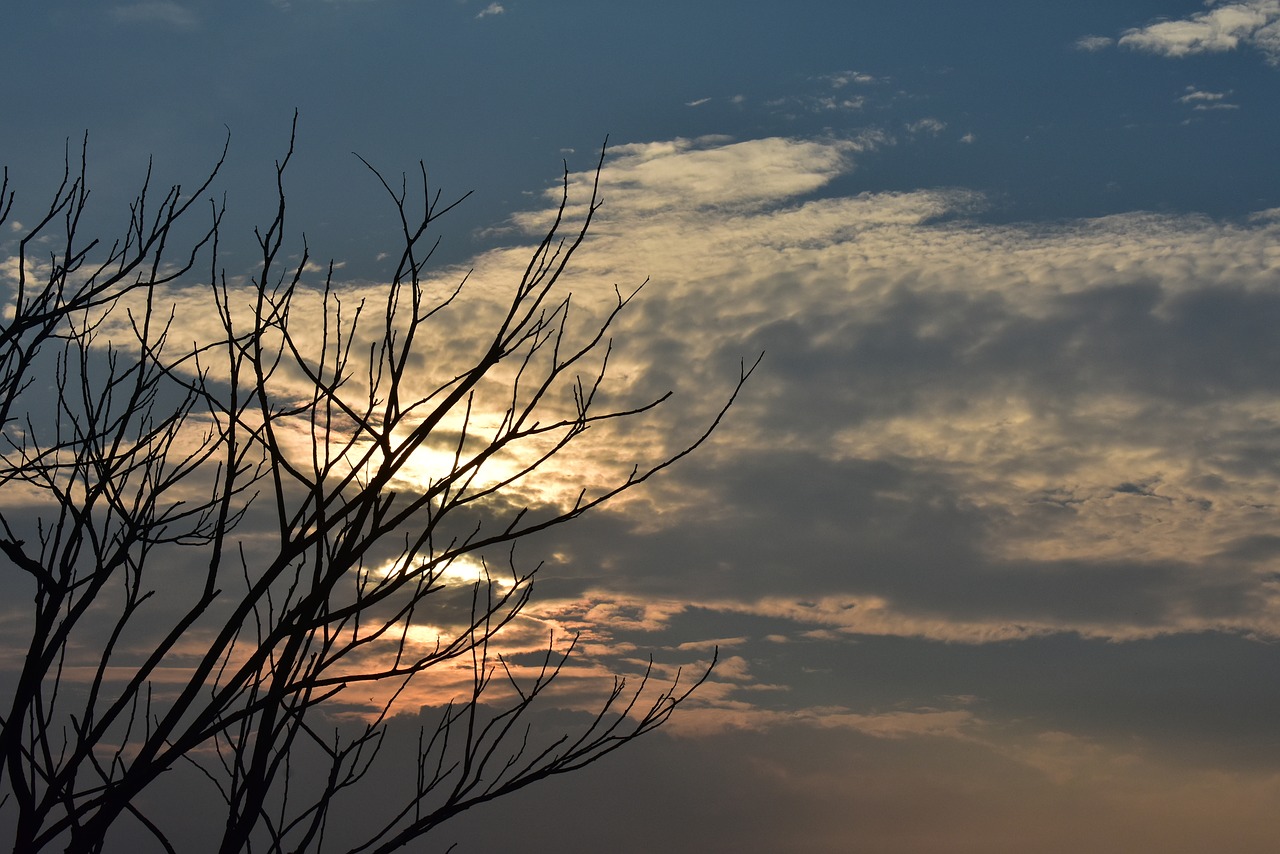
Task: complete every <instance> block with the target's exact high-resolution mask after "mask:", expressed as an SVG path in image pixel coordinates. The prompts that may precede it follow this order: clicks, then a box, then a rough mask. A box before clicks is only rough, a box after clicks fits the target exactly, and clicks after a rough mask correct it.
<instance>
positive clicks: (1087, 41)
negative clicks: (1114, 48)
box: [1075, 36, 1115, 53]
mask: <svg viewBox="0 0 1280 854" xmlns="http://www.w3.org/2000/svg"><path fill="white" fill-rule="evenodd" d="M1113 44H1115V39H1110V38H1107V37H1106V36H1081V37H1080V38H1078V39H1076V43H1075V47H1076V50H1084V51H1088V52H1090V53H1096V52H1097V51H1100V50H1105V49H1106V48H1109V47H1111V45H1113Z"/></svg>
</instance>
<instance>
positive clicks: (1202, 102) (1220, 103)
mask: <svg viewBox="0 0 1280 854" xmlns="http://www.w3.org/2000/svg"><path fill="white" fill-rule="evenodd" d="M1230 95H1231V93H1230V92H1206V91H1204V90H1202V89H1197V88H1196V87H1195V86H1188V87H1187V88H1186V93H1185V94H1183V95H1181V96H1179V97H1178V102H1179V103H1182V104H1186V105H1187V106H1189V107H1191V108H1192V109H1193V110H1238V109H1240V105H1239V104H1232V103H1230V102H1229V101H1227V100H1226V99H1227V98H1228V97H1230Z"/></svg>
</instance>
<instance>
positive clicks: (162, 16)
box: [111, 0, 200, 30]
mask: <svg viewBox="0 0 1280 854" xmlns="http://www.w3.org/2000/svg"><path fill="white" fill-rule="evenodd" d="M111 16H112V17H113V18H115V19H116V20H117V21H120V22H121V23H129V24H137V23H156V24H166V25H168V26H171V27H175V28H177V29H181V30H190V29H195V28H196V27H198V26H199V25H200V18H199V16H197V15H196V13H195V12H193V11H192V10H190V9H188V8H187V7H185V6H182V5H180V4H178V3H172V2H166V0H155V2H147V3H131V4H129V5H127V6H114V7H112V9H111Z"/></svg>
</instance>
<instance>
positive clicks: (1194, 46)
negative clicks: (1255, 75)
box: [1117, 0, 1280, 66]
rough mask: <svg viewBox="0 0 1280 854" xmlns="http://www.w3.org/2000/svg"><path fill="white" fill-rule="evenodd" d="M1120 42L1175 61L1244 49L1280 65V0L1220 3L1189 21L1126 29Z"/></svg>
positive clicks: (1184, 19) (1193, 16)
mask: <svg viewBox="0 0 1280 854" xmlns="http://www.w3.org/2000/svg"><path fill="white" fill-rule="evenodd" d="M1117 43H1118V44H1120V45H1121V46H1123V47H1128V48H1132V49H1134V50H1140V51H1144V52H1146V53H1154V54H1158V55H1160V56H1169V57H1175V58H1180V57H1185V56H1191V55H1194V54H1200V53H1220V52H1224V51H1230V50H1235V49H1237V48H1239V47H1241V46H1245V47H1252V48H1254V49H1256V50H1258V51H1261V52H1262V54H1263V56H1264V57H1265V58H1266V60H1267V62H1268V63H1269V64H1271V65H1274V66H1280V0H1247V2H1240V3H1223V2H1218V3H1216V4H1214V8H1212V9H1210V10H1209V11H1206V12H1198V13H1196V14H1194V15H1191V16H1190V17H1188V18H1182V19H1177V20H1168V21H1158V22H1156V23H1154V24H1148V25H1147V26H1145V27H1138V28H1134V29H1130V30H1126V31H1125V32H1124V33H1123V34H1122V35H1121V36H1120V38H1119V40H1118V42H1117Z"/></svg>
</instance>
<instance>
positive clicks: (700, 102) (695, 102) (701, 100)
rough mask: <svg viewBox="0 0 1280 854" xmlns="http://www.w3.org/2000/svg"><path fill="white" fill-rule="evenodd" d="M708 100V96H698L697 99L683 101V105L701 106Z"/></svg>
mask: <svg viewBox="0 0 1280 854" xmlns="http://www.w3.org/2000/svg"><path fill="white" fill-rule="evenodd" d="M710 100H711V99H710V98H698V99H696V100H693V101H686V102H685V106H686V107H701V106H702V105H703V104H705V103H707V102H708V101H710Z"/></svg>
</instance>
